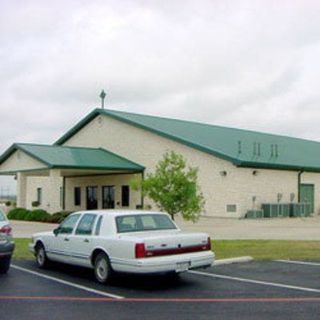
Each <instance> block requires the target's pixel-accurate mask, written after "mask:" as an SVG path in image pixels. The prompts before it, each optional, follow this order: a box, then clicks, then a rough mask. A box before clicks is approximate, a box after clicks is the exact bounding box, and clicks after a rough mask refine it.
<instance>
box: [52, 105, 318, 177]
mask: <svg viewBox="0 0 320 320" xmlns="http://www.w3.org/2000/svg"><path fill="white" fill-rule="evenodd" d="M98 115H106V116H109V117H112V118H114V119H117V120H119V121H123V122H125V123H128V124H130V125H133V126H136V127H139V128H142V129H145V130H148V131H151V132H154V133H156V134H158V135H160V136H164V137H166V138H169V139H172V140H175V141H178V142H180V143H183V144H185V145H187V146H190V147H192V148H195V149H197V150H200V151H203V152H206V153H209V154H212V155H215V156H217V157H220V158H222V159H225V160H228V161H230V162H232V163H233V164H235V165H237V166H243V167H260V168H275V169H288V170H306V171H320V143H319V142H315V141H310V140H304V139H298V138H292V137H286V136H280V135H274V134H267V133H261V132H255V131H249V130H242V129H235V128H227V127H222V126H215V125H210V124H204V123H198V122H191V121H183V120H176V119H169V118H161V117H155V116H149V115H142V114H134V113H128V112H120V111H114V110H106V109H95V110H93V111H92V112H91V113H90V114H89V115H88V116H87V117H85V118H84V119H83V120H82V121H80V122H79V123H78V124H77V125H76V126H75V127H73V128H72V129H71V130H69V131H68V132H67V133H66V134H65V135H64V136H62V137H61V138H60V139H59V140H58V141H57V142H56V143H55V144H56V145H61V144H63V143H64V142H65V141H67V140H68V139H69V138H70V137H71V136H73V135H74V134H75V133H77V132H78V131H79V130H81V128H83V127H84V126H85V125H86V124H87V123H89V122H90V121H91V120H92V119H94V118H95V117H96V116H98Z"/></svg>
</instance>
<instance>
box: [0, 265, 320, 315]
mask: <svg viewBox="0 0 320 320" xmlns="http://www.w3.org/2000/svg"><path fill="white" fill-rule="evenodd" d="M319 275H320V263H298V262H290V263H288V262H287V261H272V262H250V263H241V264H231V265H220V266H216V267H212V268H209V269H204V270H197V271H190V272H187V273H183V274H182V275H181V276H180V277H179V278H174V277H163V276H127V275H121V276H118V277H116V278H115V279H114V280H113V281H112V282H111V283H110V284H109V285H100V284H97V283H95V282H94V277H93V273H92V272H91V271H90V270H87V269H82V268H75V267H70V266H66V265H59V264H55V265H53V266H52V267H51V268H50V269H48V270H40V269H38V268H37V267H36V265H35V262H34V261H13V264H12V268H11V269H10V272H9V273H8V274H7V275H1V276H0V284H1V286H0V310H1V314H2V315H5V319H22V318H23V319H27V320H28V319H104V318H107V319H213V318H214V319H319V314H320V281H319V280H320V276H319Z"/></svg>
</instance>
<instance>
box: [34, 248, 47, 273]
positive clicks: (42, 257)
mask: <svg viewBox="0 0 320 320" xmlns="http://www.w3.org/2000/svg"><path fill="white" fill-rule="evenodd" d="M36 261H37V265H38V267H39V268H46V267H47V266H48V263H49V260H48V258H47V254H46V250H45V248H44V246H43V244H38V245H37V247H36Z"/></svg>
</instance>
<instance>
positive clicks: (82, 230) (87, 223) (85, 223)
mask: <svg viewBox="0 0 320 320" xmlns="http://www.w3.org/2000/svg"><path fill="white" fill-rule="evenodd" d="M96 217H97V215H96V214H85V215H84V216H83V217H82V218H81V220H80V222H79V224H78V227H77V230H76V234H78V235H91V234H92V229H93V224H94V222H95V220H96Z"/></svg>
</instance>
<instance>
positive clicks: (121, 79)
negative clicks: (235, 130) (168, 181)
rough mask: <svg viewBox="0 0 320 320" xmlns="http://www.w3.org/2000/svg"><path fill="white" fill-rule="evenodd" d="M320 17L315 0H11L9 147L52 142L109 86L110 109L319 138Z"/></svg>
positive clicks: (2, 53)
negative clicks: (19, 144)
mask: <svg viewBox="0 0 320 320" xmlns="http://www.w3.org/2000/svg"><path fill="white" fill-rule="evenodd" d="M319 17H320V2H319V1H316V0H314V1H306V0H299V1H294V0H281V1H279V0H277V1H272V0H265V1H254V0H250V1H244V0H241V1H239V0H235V1H227V0H221V1H216V0H210V1H202V0H195V1H192V0H190V1H188V0H181V1H179V0H167V1H166V0H159V1H151V0H148V1H134V0H131V1H126V0H121V1H119V0H114V1H111V0H110V1H108V0H101V1H99V0H86V1H81V0H77V1H71V0H68V1H65V0H64V1H60V0H55V1H44V0H38V1H36V0H34V1H32V0H31V1H28V0H21V1H19V0H0V97H1V105H0V119H1V126H0V136H1V139H0V153H2V152H3V151H5V150H6V148H8V147H9V146H10V145H11V144H12V143H14V142H34V143H48V144H51V143H53V142H54V141H55V140H57V139H58V138H59V137H60V136H61V135H62V134H63V133H64V132H65V131H66V130H67V129H69V128H70V127H72V126H73V125H74V124H75V123H76V122H77V121H79V120H80V119H81V118H83V117H84V116H85V115H86V114H87V113H89V112H90V111H91V110H92V109H93V108H94V107H97V106H99V104H100V102H99V98H98V95H99V93H100V91H101V89H102V88H104V89H105V90H106V92H107V99H106V107H107V108H112V109H118V110H124V111H132V112H141V113H147V114H153V115H160V116H166V117H174V118H181V119H187V120H195V121H200V122H207V123H212V124H219V125H225V126H232V127H239V128H246V129H253V130H258V131H265V132H273V133H278V134H285V135H290V136H297V137H302V138H308V139H314V140H320V92H319V89H318V86H319V82H320V63H319V57H320V19H319ZM6 186H10V188H11V189H12V190H13V188H14V185H13V183H12V181H11V180H8V179H7V178H0V193H1V188H5V187H6Z"/></svg>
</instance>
